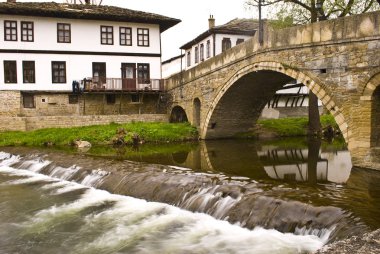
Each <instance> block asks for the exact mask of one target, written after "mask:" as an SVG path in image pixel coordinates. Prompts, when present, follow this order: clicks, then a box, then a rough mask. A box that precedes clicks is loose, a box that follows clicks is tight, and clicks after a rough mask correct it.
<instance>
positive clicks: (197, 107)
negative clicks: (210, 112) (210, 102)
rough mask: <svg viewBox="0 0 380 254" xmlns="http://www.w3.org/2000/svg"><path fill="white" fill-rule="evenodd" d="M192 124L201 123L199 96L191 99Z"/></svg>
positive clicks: (198, 125)
mask: <svg viewBox="0 0 380 254" xmlns="http://www.w3.org/2000/svg"><path fill="white" fill-rule="evenodd" d="M193 125H194V126H196V127H200V125H201V101H200V100H199V98H195V99H194V100H193Z"/></svg>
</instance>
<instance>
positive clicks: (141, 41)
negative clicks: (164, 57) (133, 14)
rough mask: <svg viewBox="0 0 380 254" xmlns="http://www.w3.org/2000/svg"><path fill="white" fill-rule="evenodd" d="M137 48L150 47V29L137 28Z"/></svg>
mask: <svg viewBox="0 0 380 254" xmlns="http://www.w3.org/2000/svg"><path fill="white" fill-rule="evenodd" d="M137 46H143V47H149V29H147V28H137Z"/></svg>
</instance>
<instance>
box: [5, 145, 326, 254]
mask: <svg viewBox="0 0 380 254" xmlns="http://www.w3.org/2000/svg"><path fill="white" fill-rule="evenodd" d="M32 157H34V158H21V157H19V156H14V155H11V154H8V153H3V152H1V153H0V190H1V191H2V193H3V194H2V196H1V198H0V204H1V209H2V211H3V213H2V216H1V218H0V225H1V229H2V230H1V231H0V239H1V240H0V243H1V245H0V251H2V252H6V253H12V252H16V251H19V250H20V249H22V250H26V251H27V252H28V253H41V252H45V253H49V252H50V253H51V252H55V253H105V252H107V253H110V252H117V253H153V252H155V253H157V252H160V253H167V252H176V253H183V252H186V253H201V252H207V253H215V252H216V253H231V252H232V253H252V251H253V252H255V253H284V252H286V253H295V252H298V251H302V252H314V251H316V250H317V249H319V248H320V247H322V245H323V244H324V243H326V242H327V240H328V238H329V235H330V233H331V230H327V229H324V230H313V229H311V228H309V229H305V228H300V229H297V230H296V232H295V233H296V234H289V233H287V234H284V233H280V232H278V231H276V230H266V229H263V228H261V227H256V228H255V229H253V230H247V229H244V228H242V227H239V226H238V225H232V224H229V223H228V222H227V221H220V220H216V219H214V218H212V217H210V216H208V215H205V214H201V213H191V212H187V211H185V210H181V209H179V208H176V207H174V206H170V205H167V204H162V203H152V202H147V201H145V200H141V199H136V198H132V197H127V196H121V195H114V194H111V193H109V192H106V191H102V190H98V189H95V188H89V187H90V186H92V187H95V186H99V187H102V182H104V180H105V179H104V178H103V177H104V176H106V175H107V174H105V173H104V171H100V170H95V171H94V172H92V173H88V172H87V174H86V171H81V170H80V167H79V166H75V167H74V166H73V167H71V168H66V169H65V168H63V167H59V166H53V164H54V163H52V162H49V161H47V160H44V159H42V158H41V157H36V156H32ZM40 172H45V173H46V174H47V173H48V172H50V174H51V176H48V175H44V174H40ZM75 175H78V176H77V181H79V182H81V183H82V184H77V183H74V182H69V181H65V180H61V179H60V178H59V177H61V178H63V179H67V180H73V178H75ZM79 175H80V176H79ZM83 184H88V185H89V186H85V185H83ZM15 196H17V197H18V198H17V200H15V199H14V198H15ZM2 204H6V205H5V206H4V205H2ZM12 208H16V209H17V210H12ZM231 236H233V237H231Z"/></svg>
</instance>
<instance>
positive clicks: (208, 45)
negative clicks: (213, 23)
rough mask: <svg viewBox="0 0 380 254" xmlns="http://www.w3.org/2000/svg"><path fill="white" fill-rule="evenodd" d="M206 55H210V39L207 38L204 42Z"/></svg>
mask: <svg viewBox="0 0 380 254" xmlns="http://www.w3.org/2000/svg"><path fill="white" fill-rule="evenodd" d="M206 57H207V58H209V57H210V40H208V41H207V44H206Z"/></svg>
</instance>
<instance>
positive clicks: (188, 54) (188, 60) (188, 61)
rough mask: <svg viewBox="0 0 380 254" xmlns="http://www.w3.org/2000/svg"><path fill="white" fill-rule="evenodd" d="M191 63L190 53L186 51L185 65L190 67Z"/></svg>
mask: <svg viewBox="0 0 380 254" xmlns="http://www.w3.org/2000/svg"><path fill="white" fill-rule="evenodd" d="M190 65H191V53H190V51H189V52H187V67H190Z"/></svg>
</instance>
